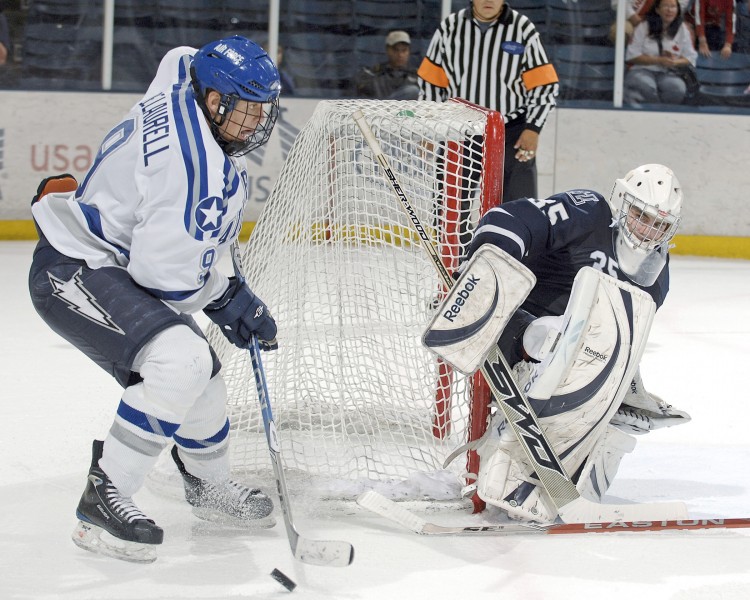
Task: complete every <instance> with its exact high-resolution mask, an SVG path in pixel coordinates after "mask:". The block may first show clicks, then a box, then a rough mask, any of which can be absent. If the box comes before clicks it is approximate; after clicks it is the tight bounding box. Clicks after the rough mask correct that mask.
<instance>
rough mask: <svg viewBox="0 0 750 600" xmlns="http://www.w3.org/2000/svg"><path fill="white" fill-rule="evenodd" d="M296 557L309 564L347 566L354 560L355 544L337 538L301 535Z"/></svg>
mask: <svg viewBox="0 0 750 600" xmlns="http://www.w3.org/2000/svg"><path fill="white" fill-rule="evenodd" d="M294 558H296V559H297V560H299V561H300V562H303V563H305V564H307V565H317V566H319V567H347V566H349V565H350V564H352V561H353V560H354V546H352V545H351V544H350V543H349V542H341V541H336V540H310V539H307V538H304V537H300V538H299V539H298V540H297V547H296V548H295V549H294Z"/></svg>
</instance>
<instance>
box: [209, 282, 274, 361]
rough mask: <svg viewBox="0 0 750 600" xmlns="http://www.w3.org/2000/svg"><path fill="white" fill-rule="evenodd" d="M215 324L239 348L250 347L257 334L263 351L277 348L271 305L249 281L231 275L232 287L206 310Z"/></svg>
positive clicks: (230, 285)
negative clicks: (251, 287) (250, 285)
mask: <svg viewBox="0 0 750 600" xmlns="http://www.w3.org/2000/svg"><path fill="white" fill-rule="evenodd" d="M203 312H204V313H205V314H206V316H207V317H208V318H209V319H211V320H212V321H213V322H214V323H216V324H217V325H218V326H219V328H220V329H221V331H222V333H223V334H224V335H225V336H226V338H227V339H228V340H229V341H230V342H232V343H233V344H234V345H235V346H237V347H239V348H247V347H248V346H249V345H250V342H251V341H252V339H253V336H257V338H258V343H259V344H260V347H261V348H263V349H264V350H276V348H278V347H279V344H278V342H277V341H276V331H277V327H276V321H275V320H274V318H273V317H272V316H271V312H270V311H269V310H268V307H267V306H266V305H265V304H264V303H263V302H262V301H261V300H260V298H258V297H257V296H256V295H255V294H253V292H252V291H251V290H250V288H249V287H248V286H247V284H246V283H245V282H243V281H241V280H240V279H237V278H236V277H230V278H229V287H228V288H227V290H226V291H225V292H224V293H223V294H222V295H221V297H220V298H219V299H218V300H214V301H213V302H211V304H209V305H208V306H206V308H204V309H203Z"/></svg>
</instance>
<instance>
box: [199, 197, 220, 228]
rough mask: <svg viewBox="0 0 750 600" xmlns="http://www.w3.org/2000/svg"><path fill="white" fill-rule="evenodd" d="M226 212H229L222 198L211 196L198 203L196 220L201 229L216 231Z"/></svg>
mask: <svg viewBox="0 0 750 600" xmlns="http://www.w3.org/2000/svg"><path fill="white" fill-rule="evenodd" d="M225 214H227V207H226V206H224V203H223V202H222V200H221V198H219V197H218V196H211V197H210V198H204V199H203V200H201V201H200V202H199V203H198V207H197V208H196V209H195V222H196V223H197V225H198V228H199V229H200V230H201V231H216V230H218V229H219V228H220V227H221V221H222V219H223V218H224V215H225Z"/></svg>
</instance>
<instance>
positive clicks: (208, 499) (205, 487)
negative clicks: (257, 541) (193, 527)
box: [172, 446, 276, 528]
mask: <svg viewBox="0 0 750 600" xmlns="http://www.w3.org/2000/svg"><path fill="white" fill-rule="evenodd" d="M172 458H173V459H174V462H175V463H176V464H177V468H178V469H179V471H180V474H181V475H182V480H183V483H184V484H185V499H186V500H187V501H188V502H189V503H190V504H191V505H192V506H193V514H194V515H195V516H196V517H199V518H201V519H204V520H206V521H213V522H216V523H220V524H222V525H234V526H238V527H250V528H256V527H259V528H268V527H273V526H274V525H275V524H276V520H275V519H274V518H273V517H271V516H270V515H271V512H273V502H271V499H270V498H269V497H268V496H266V495H265V494H264V493H263V492H261V491H260V490H259V489H253V488H249V487H247V486H246V485H243V484H241V483H237V482H236V481H232V480H231V479H229V480H227V481H226V482H223V483H211V482H209V481H205V480H203V479H200V478H198V477H195V476H194V475H191V474H190V473H188V472H187V469H186V468H185V464H184V463H183V462H182V460H181V459H180V455H179V451H178V450H177V446H174V447H173V448H172Z"/></svg>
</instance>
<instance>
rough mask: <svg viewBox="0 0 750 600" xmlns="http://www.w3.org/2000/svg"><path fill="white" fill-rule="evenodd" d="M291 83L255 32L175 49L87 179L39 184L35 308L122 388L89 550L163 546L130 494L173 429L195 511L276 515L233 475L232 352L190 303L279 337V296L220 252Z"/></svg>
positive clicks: (240, 341)
mask: <svg viewBox="0 0 750 600" xmlns="http://www.w3.org/2000/svg"><path fill="white" fill-rule="evenodd" d="M279 90H280V83H279V73H278V70H277V69H276V66H275V65H274V63H273V61H272V60H271V59H270V58H269V57H268V55H267V54H266V52H265V51H264V50H263V49H262V48H260V47H259V46H258V45H257V44H255V43H254V42H252V41H250V40H248V39H246V38H243V37H240V36H234V37H230V38H226V39H222V40H218V41H216V42H212V43H210V44H207V45H206V46H204V47H203V48H201V49H200V50H196V49H194V48H189V47H181V48H176V49H174V50H171V51H170V52H168V53H167V54H166V55H165V57H164V58H163V60H162V61H161V63H160V65H159V68H158V71H157V74H156V77H155V78H154V80H153V82H152V83H151V85H150V87H149V89H148V91H147V93H146V95H145V96H144V97H143V99H142V100H141V101H139V102H138V103H137V104H136V105H135V106H134V107H133V108H132V109H131V111H130V112H129V113H128V114H127V115H126V116H125V118H123V120H122V121H120V123H118V124H117V125H116V126H115V127H114V128H113V129H112V130H111V131H110V132H109V133H108V134H107V135H106V136H105V137H104V141H103V142H102V144H101V146H100V148H99V151H98V153H97V155H96V157H95V160H94V162H93V164H92V166H91V168H90V169H89V171H88V172H87V174H86V176H85V178H84V179H83V181H81V182H80V184H79V183H77V182H76V181H75V179H74V178H73V177H72V176H70V175H61V176H54V177H49V178H47V179H45V180H44V181H43V182H42V183H41V184H40V186H39V189H38V190H37V195H36V196H35V197H34V200H33V202H32V213H33V217H34V221H35V223H36V225H37V229H38V232H39V236H40V241H39V244H38V246H37V247H36V249H35V251H34V258H33V262H32V266H31V271H30V275H29V286H30V293H31V298H32V301H33V303H34V307H35V308H36V310H37V312H38V313H39V315H40V316H41V317H42V318H43V319H44V320H45V321H46V322H47V324H48V325H49V326H50V327H51V328H52V329H53V330H54V331H55V332H57V333H58V334H60V335H61V336H62V337H63V338H65V339H66V340H67V341H69V342H70V343H71V344H73V345H74V346H76V347H77V348H78V349H80V350H81V351H82V352H83V353H85V354H86V355H87V356H88V357H89V358H91V359H92V360H93V361H94V362H96V364H98V365H99V366H101V367H102V368H103V369H105V370H106V371H107V372H108V373H110V374H112V375H113V376H114V377H115V379H116V380H117V381H118V382H119V383H120V384H121V385H122V387H123V388H124V391H123V393H122V396H121V400H120V402H119V406H118V408H117V414H116V415H115V418H114V422H113V424H112V426H111V428H110V430H109V433H108V435H107V436H106V438H105V439H104V440H103V441H100V440H96V441H94V444H93V458H92V463H91V467H90V470H89V475H88V479H87V484H86V488H85V491H84V493H83V496H82V498H81V500H80V503H79V505H78V509H77V511H76V515H77V517H78V519H79V522H78V525H77V526H76V528H75V530H74V532H73V541H74V542H75V543H76V544H77V545H79V546H81V547H83V548H85V549H87V550H92V551H95V552H99V553H103V554H107V555H111V556H115V557H116V558H121V559H124V560H129V561H134V562H151V561H153V560H155V558H156V553H155V547H156V545H157V544H161V543H162V540H163V531H162V529H161V528H160V527H159V526H158V525H156V523H155V522H154V521H153V520H152V519H149V518H148V517H147V516H146V515H145V514H144V513H143V512H142V511H141V510H140V509H139V508H138V507H137V506H136V505H135V503H134V502H133V499H132V497H133V494H134V493H135V492H136V491H138V489H139V488H140V487H141V486H142V484H143V482H144V479H145V477H146V475H147V473H148V472H149V471H150V470H151V468H152V467H153V465H154V463H155V462H156V460H157V458H158V457H159V455H160V454H161V452H162V450H164V449H165V448H166V447H167V445H168V444H170V443H173V444H174V446H173V447H172V451H171V453H172V457H173V458H174V461H175V463H176V465H177V467H178V469H179V471H180V473H181V474H182V476H183V480H184V487H185V497H186V499H187V501H188V502H189V503H190V504H191V505H192V506H193V512H194V513H195V514H196V515H198V516H199V517H202V518H205V519H209V520H220V521H222V522H227V523H232V524H237V525H240V526H261V527H268V526H272V525H273V524H274V520H273V518H272V516H271V513H272V510H273V503H272V501H271V499H270V498H269V497H268V496H267V495H266V494H264V493H263V492H261V491H260V490H258V489H253V488H250V487H247V486H245V485H242V484H240V483H237V482H235V481H232V480H231V479H230V478H229V459H228V444H229V421H228V419H227V414H226V408H225V403H226V387H225V384H224V381H223V379H222V376H221V373H220V368H221V364H220V362H219V360H218V358H217V356H216V354H215V352H214V350H213V349H212V348H211V346H210V345H209V343H208V342H207V341H206V338H205V337H204V335H203V333H202V331H201V329H200V328H199V327H198V325H197V324H196V322H195V321H194V319H193V318H192V317H191V316H190V314H191V313H195V312H197V311H201V310H202V311H204V313H205V314H206V315H207V316H208V317H209V318H210V319H211V320H213V321H214V322H215V323H216V324H218V325H219V326H220V327H221V330H222V332H223V333H224V334H225V335H226V337H227V338H228V339H229V340H230V341H231V342H232V343H234V344H235V345H237V346H239V347H244V348H246V347H247V346H248V344H249V343H250V342H251V341H252V339H253V336H256V337H257V338H258V340H259V342H260V344H261V346H262V347H263V348H264V349H266V350H270V349H274V348H275V347H276V340H275V338H276V323H275V321H274V319H273V317H272V316H271V314H270V312H269V311H268V309H267V307H266V305H265V304H264V303H263V301H262V300H261V299H260V298H258V297H256V296H255V295H254V294H253V292H252V291H251V290H250V288H249V287H248V286H247V284H245V283H244V282H241V281H240V280H238V279H237V278H235V277H227V276H225V275H224V274H222V273H221V272H219V271H218V270H217V268H216V265H217V263H218V261H219V259H220V258H221V257H222V255H224V254H225V253H226V251H227V250H228V249H229V246H230V244H231V243H232V242H233V241H234V240H236V238H237V236H238V235H239V233H240V228H241V226H242V214H243V209H244V207H245V204H246V202H247V199H248V176H247V171H246V166H245V161H244V159H243V158H241V157H242V156H243V155H244V154H247V153H248V152H250V151H252V150H253V149H255V148H258V147H259V146H261V145H263V144H265V143H266V142H267V141H268V139H269V137H270V135H271V132H272V130H273V127H274V124H275V122H276V118H277V116H278V112H279ZM61 401H63V400H61ZM64 401H68V400H64Z"/></svg>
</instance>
